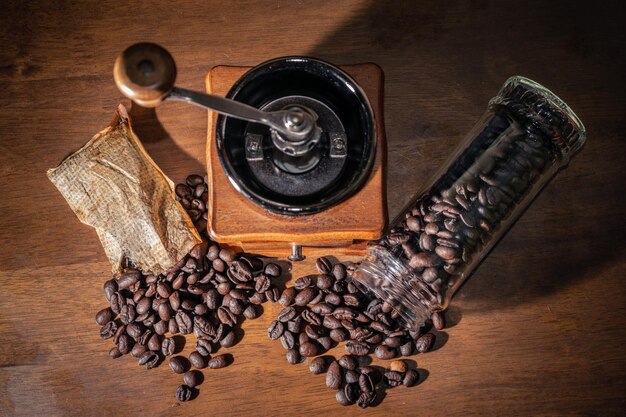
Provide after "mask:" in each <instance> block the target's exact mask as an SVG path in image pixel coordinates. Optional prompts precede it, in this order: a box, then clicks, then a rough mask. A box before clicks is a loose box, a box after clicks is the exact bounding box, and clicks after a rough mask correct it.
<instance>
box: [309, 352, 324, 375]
mask: <svg viewBox="0 0 626 417" xmlns="http://www.w3.org/2000/svg"><path fill="white" fill-rule="evenodd" d="M327 368H328V362H327V361H326V358H324V357H323V356H318V357H317V358H314V359H313V360H312V361H311V363H310V364H309V370H310V371H311V373H312V374H313V375H319V374H322V373H324V372H326V369H327Z"/></svg>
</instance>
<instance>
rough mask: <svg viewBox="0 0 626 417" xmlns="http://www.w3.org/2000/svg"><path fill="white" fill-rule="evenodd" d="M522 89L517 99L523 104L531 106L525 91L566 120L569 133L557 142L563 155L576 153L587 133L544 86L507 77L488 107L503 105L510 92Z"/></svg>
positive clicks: (526, 79)
mask: <svg viewBox="0 0 626 417" xmlns="http://www.w3.org/2000/svg"><path fill="white" fill-rule="evenodd" d="M518 86H519V87H522V88H523V89H524V90H525V92H524V93H523V94H522V95H521V96H519V97H517V98H518V99H519V100H520V101H522V102H523V103H524V104H527V105H529V106H530V105H531V103H530V102H529V101H530V99H529V98H528V97H527V96H526V91H528V92H532V93H535V94H537V95H539V96H541V98H543V99H544V100H545V101H546V102H547V103H548V104H549V105H550V107H551V109H552V110H554V111H556V112H558V113H559V114H561V115H562V116H564V117H565V118H566V119H567V122H568V123H569V125H570V126H571V129H572V130H571V132H569V133H567V132H562V133H563V138H562V140H560V141H558V142H559V146H560V147H561V148H562V151H563V155H564V156H566V157H569V156H570V155H572V154H574V153H576V152H577V151H578V150H579V149H580V148H581V147H582V145H583V144H584V143H585V140H586V138H587V131H586V129H585V126H584V125H583V123H582V121H581V120H580V118H579V117H578V116H577V115H576V113H574V111H573V110H572V108H571V107H570V106H569V105H567V104H566V103H565V102H564V101H563V100H562V99H561V98H559V97H558V96H557V95H556V94H554V93H553V92H552V91H551V90H549V89H548V88H546V87H545V86H543V85H541V84H539V83H538V82H536V81H533V80H531V79H530V78H527V77H524V76H521V75H514V76H512V77H509V78H508V79H507V80H506V81H505V83H504V84H503V85H502V88H501V89H500V91H499V92H498V94H497V95H496V96H495V97H494V98H492V99H491V100H490V101H489V105H490V106H492V105H498V104H505V103H506V99H507V98H509V97H511V95H512V92H513V91H514V89H515V88H516V87H518Z"/></svg>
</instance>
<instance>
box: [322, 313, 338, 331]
mask: <svg viewBox="0 0 626 417" xmlns="http://www.w3.org/2000/svg"><path fill="white" fill-rule="evenodd" d="M322 325H323V326H324V327H326V328H327V329H339V328H341V327H342V326H341V320H339V319H336V318H335V317H334V316H331V315H328V316H324V320H322Z"/></svg>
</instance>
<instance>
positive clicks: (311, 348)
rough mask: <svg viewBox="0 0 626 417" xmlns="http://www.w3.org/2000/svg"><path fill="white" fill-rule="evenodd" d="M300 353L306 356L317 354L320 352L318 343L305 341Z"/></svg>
mask: <svg viewBox="0 0 626 417" xmlns="http://www.w3.org/2000/svg"><path fill="white" fill-rule="evenodd" d="M299 351H300V355H302V356H304V357H305V358H310V357H313V356H317V354H318V352H319V347H318V344H317V343H315V342H305V343H302V344H301V345H300V349H299Z"/></svg>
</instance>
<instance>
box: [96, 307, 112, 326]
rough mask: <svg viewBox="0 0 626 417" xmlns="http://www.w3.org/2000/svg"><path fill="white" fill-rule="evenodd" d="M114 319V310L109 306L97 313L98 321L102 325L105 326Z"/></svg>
mask: <svg viewBox="0 0 626 417" xmlns="http://www.w3.org/2000/svg"><path fill="white" fill-rule="evenodd" d="M112 319H113V311H111V309H110V308H109V307H107V308H103V309H102V310H100V311H98V314H96V323H98V324H99V325H100V326H104V325H105V324H107V323H108V322H110V321H111V320H112Z"/></svg>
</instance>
